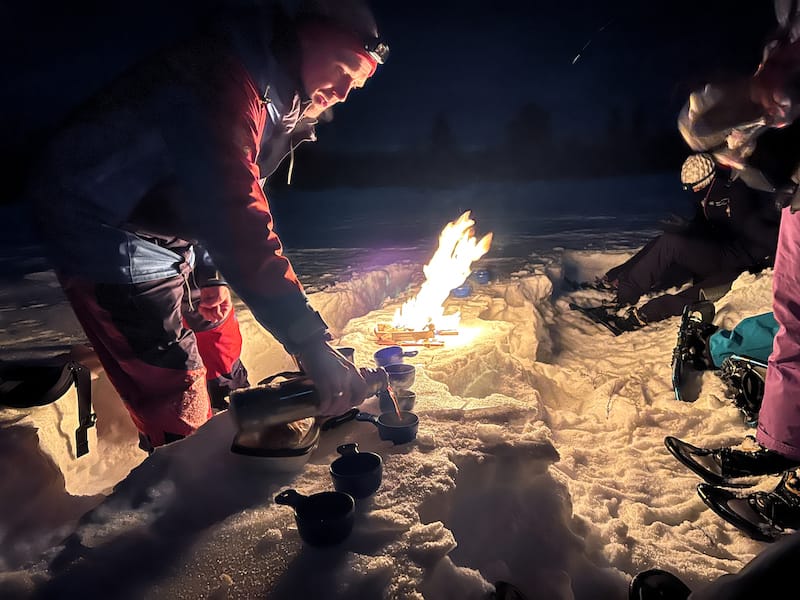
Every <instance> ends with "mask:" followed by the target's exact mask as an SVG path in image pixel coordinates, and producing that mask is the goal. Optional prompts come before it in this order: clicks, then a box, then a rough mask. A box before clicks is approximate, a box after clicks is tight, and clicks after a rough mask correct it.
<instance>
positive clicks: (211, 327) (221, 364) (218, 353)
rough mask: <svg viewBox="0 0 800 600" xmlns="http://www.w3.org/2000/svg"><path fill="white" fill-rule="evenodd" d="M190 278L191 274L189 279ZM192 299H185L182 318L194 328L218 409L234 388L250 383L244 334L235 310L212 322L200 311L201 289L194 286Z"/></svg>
mask: <svg viewBox="0 0 800 600" xmlns="http://www.w3.org/2000/svg"><path fill="white" fill-rule="evenodd" d="M189 279H190V281H191V279H192V278H191V277H190V278H189ZM190 289H191V292H192V293H191V302H189V301H188V298H186V299H185V300H184V302H183V306H182V310H183V319H184V323H185V324H186V326H187V327H189V328H190V329H192V331H194V334H195V337H196V339H197V349H198V350H199V351H200V356H201V357H202V359H203V365H205V367H206V383H207V387H208V394H209V397H210V398H211V405H212V407H213V408H215V409H217V410H224V409H226V408H227V407H228V403H227V401H226V400H225V398H226V397H227V396H228V395H229V394H230V393H231V392H232V391H233V390H237V389H240V388H245V387H249V386H250V382H249V381H248V379H247V369H246V368H245V366H244V363H242V360H241V354H242V333H241V331H240V329H239V320H238V319H237V318H236V312H235V309H234V310H232V311H231V313H230V314H229V315H228V316H227V317H226V318H225V320H224V321H221V322H219V323H212V322H211V321H207V320H206V319H204V318H203V316H202V315H200V313H199V312H198V311H197V305H198V303H199V302H200V290H199V289H198V288H197V287H195V286H194V285H192V286H191V288H190Z"/></svg>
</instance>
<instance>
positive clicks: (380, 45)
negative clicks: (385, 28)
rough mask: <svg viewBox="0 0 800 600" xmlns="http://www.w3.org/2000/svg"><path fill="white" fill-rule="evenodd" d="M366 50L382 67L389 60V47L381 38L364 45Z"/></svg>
mask: <svg viewBox="0 0 800 600" xmlns="http://www.w3.org/2000/svg"><path fill="white" fill-rule="evenodd" d="M364 50H366V51H367V54H369V55H370V56H371V57H372V58H373V60H374V61H375V62H377V63H378V64H379V65H382V64H384V63H385V62H386V59H387V58H389V45H388V44H387V43H385V42H384V41H383V40H382V39H381V38H379V37H376V38H373V39H371V40H368V41H367V42H365V43H364Z"/></svg>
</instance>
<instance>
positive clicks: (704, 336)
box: [672, 300, 718, 401]
mask: <svg viewBox="0 0 800 600" xmlns="http://www.w3.org/2000/svg"><path fill="white" fill-rule="evenodd" d="M715 314H716V309H715V307H714V303H713V302H711V301H708V300H703V301H700V302H694V303H692V304H687V305H686V306H685V307H684V309H683V315H682V316H681V325H680V327H679V328H678V341H677V343H676V345H675V349H674V350H673V351H672V389H673V391H674V392H675V399H676V400H680V401H684V398H683V395H682V394H681V383H682V380H683V371H684V367H686V366H687V365H688V366H690V367H692V368H693V369H695V370H696V371H705V370H707V369H713V368H714V361H713V360H712V359H711V356H710V353H709V350H708V338H710V337H711V335H712V334H714V332H716V331H717V329H718V328H717V326H716V325H714V324H712V323H711V321H713V320H714V316H715Z"/></svg>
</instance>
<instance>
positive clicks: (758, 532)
mask: <svg viewBox="0 0 800 600" xmlns="http://www.w3.org/2000/svg"><path fill="white" fill-rule="evenodd" d="M697 493H698V494H699V495H700V498H701V499H702V500H703V502H704V503H705V504H706V506H708V507H709V508H710V509H711V510H713V511H714V512H715V513H716V514H717V515H719V516H720V517H722V518H723V519H725V520H726V521H727V522H728V523H730V524H731V525H733V526H734V527H736V528H737V529H739V530H740V531H741V532H742V533H744V534H745V535H747V536H748V537H750V538H752V539H754V540H756V541H759V542H774V541H776V540H778V539H780V538H781V537H782V536H784V535H786V534H788V533H792V532H793V531H795V530H797V529H800V475H799V474H798V471H797V469H790V470H788V471H786V472H785V473H784V474H783V477H782V478H781V481H780V483H779V484H778V485H777V487H776V488H775V489H774V490H772V491H771V492H763V491H755V492H751V493H749V494H744V495H740V494H737V493H736V492H735V491H733V490H730V489H726V488H724V487H719V486H715V485H709V484H707V483H701V484H699V485H698V486H697Z"/></svg>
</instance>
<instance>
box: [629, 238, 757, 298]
mask: <svg viewBox="0 0 800 600" xmlns="http://www.w3.org/2000/svg"><path fill="white" fill-rule="evenodd" d="M743 261H745V262H746V259H745V258H744V257H743V256H741V252H739V251H737V250H736V249H735V248H733V247H729V246H726V245H723V244H720V243H719V242H715V241H713V240H707V239H702V238H692V237H687V236H683V235H679V234H675V233H665V234H663V235H661V236H659V237H658V238H657V241H656V243H655V244H653V245H652V246H651V247H650V250H649V252H647V254H646V255H644V256H642V257H641V259H640V260H638V261H637V262H636V264H635V265H634V266H633V267H632V268H631V269H630V270H629V271H628V272H627V273H626V274H625V276H624V277H622V278H621V279H620V281H619V288H618V290H617V300H618V302H619V303H620V304H635V303H636V302H637V301H638V300H639V298H640V297H641V296H642V295H643V294H646V293H648V292H650V291H652V290H653V287H654V286H655V285H656V284H658V283H659V282H660V281H662V279H663V278H664V276H665V274H666V273H673V272H674V271H673V270H674V269H676V268H679V269H684V270H685V271H686V272H688V273H690V274H691V276H692V277H693V278H695V279H705V278H706V277H709V276H712V275H714V274H717V273H729V272H731V271H734V270H735V269H737V268H738V267H739V266H740V265H741V264H743ZM673 279H674V278H673Z"/></svg>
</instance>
